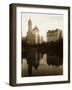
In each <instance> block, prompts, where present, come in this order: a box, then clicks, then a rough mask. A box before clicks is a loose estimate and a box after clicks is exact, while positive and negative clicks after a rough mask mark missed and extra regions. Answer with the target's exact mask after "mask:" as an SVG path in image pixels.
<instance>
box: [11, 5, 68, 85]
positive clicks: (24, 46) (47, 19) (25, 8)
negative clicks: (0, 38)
mask: <svg viewBox="0 0 72 90" xmlns="http://www.w3.org/2000/svg"><path fill="white" fill-rule="evenodd" d="M69 82H70V7H66V6H50V5H35V4H10V85H12V86H28V85H43V84H60V83H69Z"/></svg>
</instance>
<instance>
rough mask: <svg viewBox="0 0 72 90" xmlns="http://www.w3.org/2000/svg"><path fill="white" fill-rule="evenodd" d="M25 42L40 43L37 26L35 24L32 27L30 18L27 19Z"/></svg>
mask: <svg viewBox="0 0 72 90" xmlns="http://www.w3.org/2000/svg"><path fill="white" fill-rule="evenodd" d="M27 43H28V44H39V43H40V35H39V29H38V27H37V26H35V27H34V28H33V29H32V21H31V19H29V21H28V32H27Z"/></svg>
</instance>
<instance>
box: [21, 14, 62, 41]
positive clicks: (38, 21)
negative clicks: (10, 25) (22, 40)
mask: <svg viewBox="0 0 72 90" xmlns="http://www.w3.org/2000/svg"><path fill="white" fill-rule="evenodd" d="M21 18H22V19H21V23H22V37H25V36H26V35H27V31H28V20H29V19H31V21H32V29H33V28H34V27H35V26H37V27H38V28H39V34H40V36H43V38H44V40H46V35H47V32H48V30H54V29H56V28H58V29H61V30H63V26H64V24H63V23H64V22H63V21H64V20H63V15H61V14H39V13H22V14H21Z"/></svg>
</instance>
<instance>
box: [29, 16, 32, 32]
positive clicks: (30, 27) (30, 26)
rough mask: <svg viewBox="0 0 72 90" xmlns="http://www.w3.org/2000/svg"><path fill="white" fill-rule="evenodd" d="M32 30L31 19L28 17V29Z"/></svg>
mask: <svg viewBox="0 0 72 90" xmlns="http://www.w3.org/2000/svg"><path fill="white" fill-rule="evenodd" d="M31 30H32V21H31V19H30V17H29V20H28V31H31Z"/></svg>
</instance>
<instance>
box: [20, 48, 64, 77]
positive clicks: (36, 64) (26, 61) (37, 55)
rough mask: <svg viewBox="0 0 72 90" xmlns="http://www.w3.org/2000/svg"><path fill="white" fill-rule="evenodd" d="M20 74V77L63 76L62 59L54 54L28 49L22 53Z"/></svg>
mask: <svg viewBox="0 0 72 90" xmlns="http://www.w3.org/2000/svg"><path fill="white" fill-rule="evenodd" d="M21 72H22V73H21V75H22V77H26V76H48V75H50V76H51V75H63V59H62V57H61V55H59V54H57V53H56V52H53V51H48V52H41V51H39V50H38V49H37V48H33V47H29V48H27V49H26V52H25V53H23V58H22V62H21Z"/></svg>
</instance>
